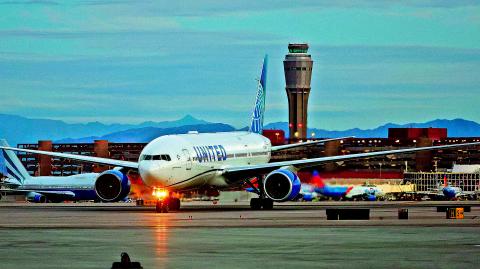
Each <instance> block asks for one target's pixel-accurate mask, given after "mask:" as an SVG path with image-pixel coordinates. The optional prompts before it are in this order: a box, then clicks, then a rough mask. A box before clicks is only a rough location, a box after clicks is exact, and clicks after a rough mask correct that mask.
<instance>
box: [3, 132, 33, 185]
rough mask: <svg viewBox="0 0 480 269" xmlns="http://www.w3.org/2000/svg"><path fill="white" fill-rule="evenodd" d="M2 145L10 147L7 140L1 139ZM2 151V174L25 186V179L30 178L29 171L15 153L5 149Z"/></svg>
mask: <svg viewBox="0 0 480 269" xmlns="http://www.w3.org/2000/svg"><path fill="white" fill-rule="evenodd" d="M0 145H2V146H5V147H9V145H8V143H7V141H6V140H5V139H0ZM0 151H1V152H0V163H1V164H0V170H1V171H0V173H1V174H3V175H4V176H6V177H8V178H11V179H16V180H18V182H20V183H21V184H23V182H24V181H25V179H27V178H29V177H30V174H28V172H27V169H25V167H24V166H23V164H22V162H20V160H19V159H18V157H17V155H15V153H14V152H13V151H11V150H4V149H0Z"/></svg>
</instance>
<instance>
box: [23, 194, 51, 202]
mask: <svg viewBox="0 0 480 269" xmlns="http://www.w3.org/2000/svg"><path fill="white" fill-rule="evenodd" d="M27 201H29V202H32V203H46V202H47V197H45V195H43V194H40V193H38V192H30V193H28V194H27Z"/></svg>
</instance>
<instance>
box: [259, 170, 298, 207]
mask: <svg viewBox="0 0 480 269" xmlns="http://www.w3.org/2000/svg"><path fill="white" fill-rule="evenodd" d="M301 185H302V184H301V182H300V179H299V178H298V176H297V174H295V173H294V172H292V171H290V170H287V169H278V170H275V171H272V172H271V173H270V174H268V175H267V176H266V177H265V180H264V181H263V188H264V190H265V194H266V195H267V197H268V198H270V199H272V200H273V201H276V202H285V201H291V200H293V199H295V198H296V197H297V196H298V194H299V193H300V188H301Z"/></svg>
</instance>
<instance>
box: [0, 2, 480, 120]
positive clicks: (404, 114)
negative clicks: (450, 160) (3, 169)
mask: <svg viewBox="0 0 480 269" xmlns="http://www.w3.org/2000/svg"><path fill="white" fill-rule="evenodd" d="M248 2H249V1H220V0H215V1H214V0H212V1H198V0H190V1H121V0H119V1H115V0H112V1H106V0H105V1H64V2H62V1H58V2H57V1H15V0H14V1H0V14H1V16H0V113H9V114H17V115H22V116H27V117H42V118H52V119H61V120H65V121H68V122H86V121H101V122H106V123H110V122H128V123H135V122H142V121H146V120H154V121H162V120H172V119H177V118H180V117H182V116H184V115H186V114H191V115H193V116H195V117H198V118H201V119H205V120H209V121H215V122H225V123H229V124H232V125H234V126H237V127H241V126H246V125H248V122H249V118H250V111H251V108H252V105H253V102H254V98H255V90H256V82H255V78H256V77H257V76H258V75H259V72H260V67H261V66H260V65H261V60H262V58H263V55H264V54H265V53H268V54H269V56H270V64H269V73H268V75H269V76H268V86H267V87H268V93H267V112H266V122H274V121H287V116H288V115H287V98H286V94H285V89H284V87H285V80H284V77H283V65H282V61H283V58H284V55H285V53H286V52H287V45H288V43H289V42H308V43H309V44H310V47H311V48H310V53H311V55H312V58H313V60H314V61H315V63H314V70H313V79H312V93H311V97H310V103H309V110H310V116H309V126H311V127H318V128H325V129H346V128H352V127H361V128H371V127H375V126H378V125H380V124H383V123H386V122H396V123H407V122H420V121H427V120H431V119H436V118H448V119H453V118H466V119H470V120H475V121H478V122H480V114H479V109H478V106H479V104H480V75H479V74H480V2H478V1H467V0H463V1H462V0H457V1H442V0H437V1H434V0H432V1H426V0H425V1H421V0H420V1H404V2H405V3H404V4H398V3H394V2H396V1H381V0H374V1H321V0H320V1H301V0H299V1H255V2H254V1H251V2H252V3H248Z"/></svg>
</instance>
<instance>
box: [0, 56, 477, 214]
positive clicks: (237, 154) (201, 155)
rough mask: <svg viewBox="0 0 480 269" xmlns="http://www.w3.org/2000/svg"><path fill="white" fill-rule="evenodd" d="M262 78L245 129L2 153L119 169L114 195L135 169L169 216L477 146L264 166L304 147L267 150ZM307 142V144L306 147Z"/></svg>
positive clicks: (105, 181)
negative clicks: (277, 154) (344, 171)
mask: <svg viewBox="0 0 480 269" xmlns="http://www.w3.org/2000/svg"><path fill="white" fill-rule="evenodd" d="M266 79H267V56H265V59H264V61H263V67H262V72H261V76H260V79H259V80H258V88H257V95H256V98H255V105H254V109H253V113H252V119H251V124H250V127H249V130H248V131H234V132H220V133H198V132H195V131H192V132H189V133H187V134H178V135H165V136H160V137H158V138H156V139H154V140H152V141H151V142H149V143H148V144H147V145H146V146H145V147H144V148H143V150H142V152H141V154H140V157H139V159H138V161H137V162H132V161H121V160H113V159H108V158H100V157H91V156H82V155H75V154H67V153H59V152H50V151H42V150H30V149H20V148H12V147H5V146H0V148H3V149H6V150H13V151H20V152H29V153H34V154H43V155H48V156H53V157H58V158H66V159H72V160H77V161H82V162H90V163H96V164H101V165H108V166H114V167H119V169H116V170H108V171H106V172H104V173H103V174H101V175H99V177H98V178H97V181H96V183H95V185H96V188H97V189H98V188H101V189H102V190H105V193H108V194H111V196H112V197H117V196H118V195H119V193H123V192H124V189H123V182H124V181H122V179H123V178H124V177H123V176H122V175H121V173H123V174H124V173H127V172H128V171H129V170H131V169H133V170H138V172H139V174H140V176H141V179H142V181H143V182H144V184H145V185H147V186H150V187H152V188H153V192H152V194H154V196H155V197H156V198H157V202H156V211H157V212H164V213H165V212H168V211H169V210H172V211H177V210H179V209H180V199H179V198H178V197H176V196H175V194H176V193H181V192H184V191H189V190H195V189H199V188H202V187H211V188H215V189H217V190H220V191H223V190H230V189H232V188H237V189H238V188H241V186H242V185H243V183H244V182H245V183H246V184H247V185H249V186H250V187H252V188H253V189H254V190H255V193H257V194H258V197H257V198H252V199H251V200H250V207H251V208H252V209H254V210H258V209H262V208H263V209H272V208H273V204H274V202H285V201H290V200H293V199H295V198H296V197H297V196H298V194H299V192H300V189H301V182H300V179H299V177H298V176H297V171H299V170H301V169H304V168H308V167H315V166H319V165H323V164H325V163H331V162H339V161H346V160H353V159H360V158H370V157H378V156H385V155H392V154H400V153H412V152H418V151H425V150H436V149H445V148H455V147H466V146H474V145H479V144H480V142H473V143H463V144H452V145H443V146H430V147H419V148H405V149H397V150H388V151H378V152H368V153H358V154H348V155H339V156H330V157H318V158H311V159H300V160H288V161H280V162H273V163H271V162H269V161H270V157H271V153H272V152H274V151H278V150H284V149H288V148H292V147H299V146H305V145H306V144H305V143H309V142H305V143H298V144H291V145H282V146H272V145H271V143H270V140H269V139H268V138H267V137H265V136H263V135H262V130H263V119H264V112H265V96H266ZM311 144H312V143H309V144H307V145H311ZM252 178H258V179H259V181H260V182H259V184H258V185H259V186H258V187H255V186H253V184H251V182H250V180H251V179H252Z"/></svg>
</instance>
